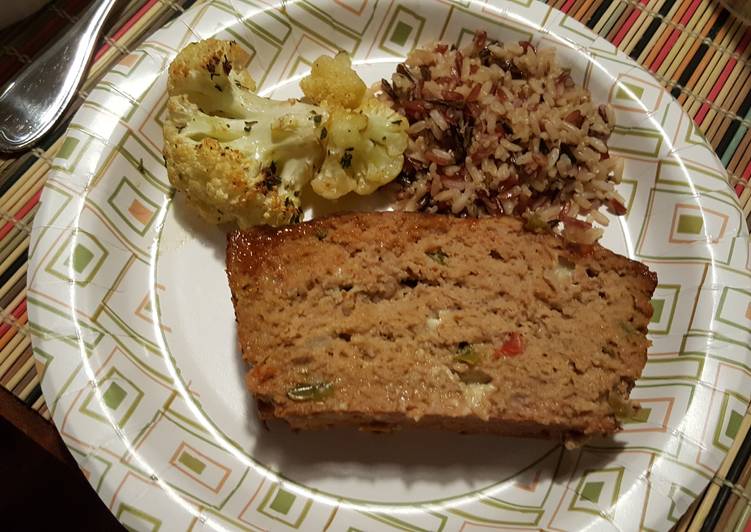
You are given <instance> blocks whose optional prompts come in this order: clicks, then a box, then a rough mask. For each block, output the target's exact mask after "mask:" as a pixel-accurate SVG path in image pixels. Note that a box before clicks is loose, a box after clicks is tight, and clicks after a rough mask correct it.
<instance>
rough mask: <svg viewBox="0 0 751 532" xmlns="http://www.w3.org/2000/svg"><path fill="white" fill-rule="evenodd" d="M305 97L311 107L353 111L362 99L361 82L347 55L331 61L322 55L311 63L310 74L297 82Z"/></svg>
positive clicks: (342, 53)
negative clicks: (323, 103)
mask: <svg viewBox="0 0 751 532" xmlns="http://www.w3.org/2000/svg"><path fill="white" fill-rule="evenodd" d="M300 88H301V89H302V92H303V94H305V97H306V98H308V99H310V100H311V101H312V102H314V103H322V102H324V101H325V102H327V103H328V104H329V105H334V106H341V107H344V108H346V109H354V108H355V107H357V106H358V105H360V102H362V100H363V98H364V97H365V90H366V88H367V87H366V86H365V82H364V81H363V80H361V79H360V76H358V75H357V72H355V71H354V70H353V69H352V60H351V59H350V58H349V55H348V54H347V52H339V53H338V54H336V55H335V56H334V57H328V56H325V55H322V56H321V57H319V58H318V59H316V60H315V61H314V62H313V66H312V67H311V69H310V74H309V75H308V76H306V77H304V78H303V79H302V80H301V81H300Z"/></svg>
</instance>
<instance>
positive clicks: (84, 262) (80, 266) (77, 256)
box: [73, 244, 94, 273]
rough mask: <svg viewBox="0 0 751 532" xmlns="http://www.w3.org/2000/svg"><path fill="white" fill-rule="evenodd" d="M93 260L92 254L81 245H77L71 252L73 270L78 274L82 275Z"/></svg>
mask: <svg viewBox="0 0 751 532" xmlns="http://www.w3.org/2000/svg"><path fill="white" fill-rule="evenodd" d="M93 258H94V254H93V253H92V252H91V251H90V250H89V248H87V247H86V246H84V245H83V244H77V245H76V249H75V250H74V251H73V269H74V270H76V271H77V272H78V273H83V271H84V270H85V269H86V266H88V265H89V263H90V262H91V259H93Z"/></svg>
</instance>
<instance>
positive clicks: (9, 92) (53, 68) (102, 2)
mask: <svg viewBox="0 0 751 532" xmlns="http://www.w3.org/2000/svg"><path fill="white" fill-rule="evenodd" d="M116 3H117V0H95V1H94V2H93V3H92V5H91V6H90V7H89V8H87V9H86V11H84V12H83V13H82V14H81V15H80V18H79V19H78V21H77V22H76V23H75V24H73V26H71V27H70V29H69V30H68V31H67V32H66V33H65V34H64V35H63V36H62V37H61V38H60V39H59V40H58V41H57V42H56V43H55V44H53V45H52V46H51V47H50V48H48V49H47V50H46V51H45V52H44V53H43V54H42V55H41V56H39V58H37V59H36V60H34V62H33V63H31V64H30V65H29V66H28V67H26V69H24V70H23V72H21V73H20V74H19V75H18V76H17V77H16V78H15V79H12V80H11V81H10V82H9V83H8V84H6V85H5V86H4V87H2V88H1V89H0V151H5V152H13V151H20V150H24V149H26V148H29V147H30V146H31V145H33V144H34V143H35V142H37V141H38V140H39V139H40V138H41V137H42V136H43V135H44V134H45V133H47V131H49V130H50V129H51V128H52V126H53V125H54V124H55V122H57V120H58V118H60V115H62V114H63V112H64V111H65V108H66V107H68V104H69V103H70V101H71V100H72V99H73V97H74V96H75V94H76V91H77V90H78V87H79V85H80V84H81V80H82V79H83V75H84V72H85V71H86V67H87V66H88V64H89V60H90V59H91V56H92V54H93V52H94V46H95V45H96V42H97V39H98V38H99V34H100V32H101V31H102V26H103V25H104V22H105V20H107V16H108V15H109V14H110V12H111V11H112V8H113V7H114V6H115V4H116Z"/></svg>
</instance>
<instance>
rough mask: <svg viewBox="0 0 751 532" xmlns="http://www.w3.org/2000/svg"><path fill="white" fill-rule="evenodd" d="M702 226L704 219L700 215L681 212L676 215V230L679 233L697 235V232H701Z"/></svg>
mask: <svg viewBox="0 0 751 532" xmlns="http://www.w3.org/2000/svg"><path fill="white" fill-rule="evenodd" d="M702 227H704V219H703V218H702V217H701V216H693V215H691V214H681V215H680V216H679V217H678V229H677V231H678V232H679V233H683V234H687V235H698V234H699V233H701V229H702Z"/></svg>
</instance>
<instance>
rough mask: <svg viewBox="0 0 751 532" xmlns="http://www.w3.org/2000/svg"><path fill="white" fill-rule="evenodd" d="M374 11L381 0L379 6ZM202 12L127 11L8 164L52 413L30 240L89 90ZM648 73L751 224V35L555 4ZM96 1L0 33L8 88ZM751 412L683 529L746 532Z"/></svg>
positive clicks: (718, 16)
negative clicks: (724, 177) (689, 125)
mask: <svg viewBox="0 0 751 532" xmlns="http://www.w3.org/2000/svg"><path fill="white" fill-rule="evenodd" d="M371 1H372V0H371ZM190 3H192V2H191V1H181V2H177V1H171V0H147V1H144V0H130V1H125V0H123V2H122V4H123V5H122V7H121V11H120V12H119V14H118V15H117V16H116V17H114V18H113V20H112V22H111V23H110V26H109V28H108V31H107V32H106V37H104V38H103V39H102V42H101V43H100V48H99V49H98V52H97V55H96V58H95V62H94V64H93V66H92V68H91V71H90V72H89V75H88V78H87V80H86V82H85V84H84V86H83V89H82V90H81V91H80V94H79V99H78V100H77V101H76V102H75V103H74V104H73V105H72V107H71V109H70V110H69V111H68V112H67V114H66V120H65V121H64V122H63V123H61V124H60V126H59V127H58V128H57V129H56V131H54V132H53V133H52V134H51V135H50V136H49V137H48V139H47V140H46V142H45V143H43V144H41V145H40V146H38V147H37V148H34V149H33V150H31V151H30V152H28V153H25V154H23V155H22V156H20V157H18V158H6V159H1V160H0V384H2V385H3V386H4V387H6V388H7V389H9V390H11V391H12V392H13V393H14V394H15V395H16V396H18V397H19V398H20V399H22V400H23V401H25V402H26V404H28V405H29V406H31V407H32V408H33V409H35V410H37V411H38V412H39V413H40V415H42V416H43V417H45V418H46V419H49V412H48V411H47V407H46V405H45V403H44V398H43V396H42V393H41V389H40V386H39V381H40V378H39V374H38V373H37V370H36V367H35V366H34V359H33V357H32V346H31V342H30V338H29V335H28V334H27V331H26V323H27V315H26V271H27V260H28V247H29V230H30V228H31V224H32V220H33V217H34V214H35V212H36V210H37V207H38V201H39V196H40V194H41V190H42V187H43V186H44V182H45V179H46V175H47V171H48V169H49V167H50V164H49V163H50V162H51V160H52V158H53V157H54V154H55V153H56V151H57V149H58V148H59V147H60V144H61V140H60V139H61V136H62V134H63V133H64V132H65V125H66V124H67V120H68V119H69V118H70V116H71V115H72V114H73V113H74V112H75V110H76V109H77V108H78V106H79V105H80V104H81V102H82V101H83V99H84V98H85V96H86V94H87V91H88V90H90V88H91V87H92V86H93V85H94V84H95V83H96V82H97V80H98V79H99V78H100V77H101V76H102V75H103V74H104V73H105V72H106V71H107V70H108V69H109V68H110V67H111V66H112V65H113V64H114V63H115V62H117V61H118V60H119V59H120V58H121V57H122V56H123V55H124V54H127V53H128V50H130V49H131V48H133V47H134V46H136V45H137V44H138V42H140V40H142V39H143V38H144V37H145V36H146V35H148V34H149V33H150V32H151V31H153V30H154V29H156V28H158V27H160V26H161V25H163V24H164V23H165V22H166V21H167V20H169V19H170V18H171V17H172V16H174V15H175V14H176V13H179V12H181V11H182V10H183V9H184V8H185V7H187V5H188V4H190ZM547 3H548V4H549V5H551V6H554V7H556V8H558V9H560V10H562V11H564V12H565V13H566V14H567V15H569V16H571V17H572V18H575V19H577V20H579V21H580V22H582V23H583V24H585V25H586V26H588V27H589V28H590V29H592V30H593V31H594V32H596V33H598V34H599V35H601V36H602V37H604V38H606V39H608V40H609V41H611V42H612V43H613V44H615V45H617V46H618V47H619V48H620V49H621V50H623V51H624V52H626V53H627V54H629V55H630V56H631V57H632V58H633V59H634V60H636V61H637V62H638V63H639V64H641V65H643V66H644V67H645V68H648V69H649V70H650V71H651V72H652V73H653V74H654V75H655V77H656V78H657V79H658V80H659V81H660V82H661V83H662V84H663V85H664V86H665V87H666V89H667V90H668V91H669V92H670V93H671V94H672V95H673V96H674V97H675V98H676V99H677V100H678V101H679V102H680V103H681V104H682V106H683V108H684V109H685V110H686V111H687V112H688V113H689V115H690V116H691V117H692V118H693V119H694V121H695V122H696V124H697V125H698V126H699V128H700V129H701V131H702V132H703V133H704V135H705V136H706V138H707V139H708V141H709V142H710V143H711V145H712V146H713V147H714V149H715V150H716V152H717V154H718V155H719V157H720V159H721V160H722V162H723V164H724V165H725V167H726V168H727V169H728V179H729V181H730V182H731V184H732V185H733V186H734V187H735V189H736V192H737V193H738V195H739V198H740V201H741V205H742V207H743V211H744V213H745V214H746V217H747V219H748V220H750V221H751V190H749V189H748V188H747V187H746V186H745V184H746V182H747V181H748V180H749V178H750V177H751V28H749V27H748V26H745V25H744V24H743V23H742V22H741V21H740V20H738V19H736V18H735V17H734V16H732V15H731V14H729V13H728V12H727V11H726V10H724V9H722V8H721V7H720V5H719V4H718V3H717V2H716V0H549V1H548V2H547ZM87 4H88V0H57V1H55V2H53V3H52V4H50V5H49V6H47V7H46V8H44V9H43V10H42V11H41V12H40V13H38V14H37V15H35V16H34V17H32V18H31V19H29V20H26V21H24V22H23V23H21V24H17V25H15V26H13V27H11V28H8V29H6V30H3V31H2V32H0V55H1V56H2V59H3V60H2V61H0V85H1V84H3V83H4V82H5V81H7V80H8V79H10V78H12V77H13V75H14V74H15V73H16V72H18V71H19V69H21V68H22V67H23V66H24V65H25V64H27V63H28V62H30V61H31V60H33V58H34V56H36V55H37V54H38V53H40V52H41V51H42V50H43V49H44V47H45V46H48V45H49V44H50V43H52V42H54V40H55V36H56V35H58V34H59V33H60V32H61V31H64V30H65V29H66V28H68V27H69V26H70V25H71V24H72V23H73V22H75V20H76V16H77V15H78V14H79V13H80V12H81V11H82V10H83V9H84V8H85V7H86V6H87ZM749 427H751V412H747V415H746V417H745V419H744V420H743V422H742V424H741V427H740V429H739V430H738V433H737V436H736V439H735V443H734V445H733V447H732V448H731V449H730V451H729V453H728V455H727V458H726V460H725V462H724V463H723V465H722V467H721V468H720V470H719V471H718V473H717V476H716V477H715V479H714V480H713V482H712V483H711V484H710V485H709V487H708V488H707V490H706V491H705V492H704V493H703V494H702V496H701V497H700V498H699V499H698V500H697V501H696V502H695V503H694V504H693V505H691V507H690V508H689V510H688V512H687V513H686V514H685V515H684V517H683V518H682V519H681V521H679V523H677V524H676V529H677V530H714V529H717V530H737V531H744V528H745V527H746V523H748V521H749V517H751V504H750V503H751V461H750V460H749V456H750V455H751V434H749Z"/></svg>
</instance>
